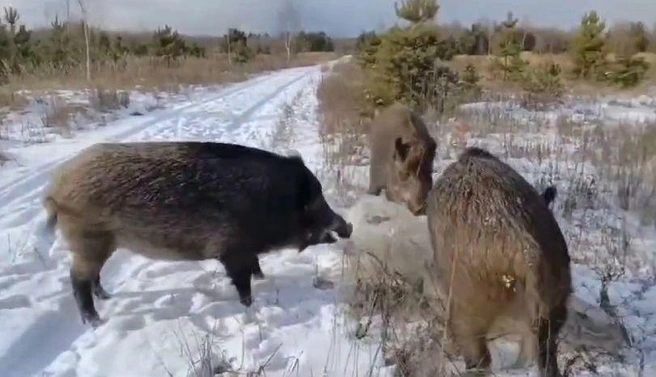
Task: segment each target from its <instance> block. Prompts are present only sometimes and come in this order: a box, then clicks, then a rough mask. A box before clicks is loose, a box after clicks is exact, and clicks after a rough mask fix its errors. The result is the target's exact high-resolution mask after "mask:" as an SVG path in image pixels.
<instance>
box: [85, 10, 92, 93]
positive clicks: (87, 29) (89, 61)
mask: <svg viewBox="0 0 656 377" xmlns="http://www.w3.org/2000/svg"><path fill="white" fill-rule="evenodd" d="M84 18H85V21H84V44H85V45H86V50H87V51H86V55H87V81H91V54H90V52H89V25H88V24H87V21H86V16H85V17H84Z"/></svg>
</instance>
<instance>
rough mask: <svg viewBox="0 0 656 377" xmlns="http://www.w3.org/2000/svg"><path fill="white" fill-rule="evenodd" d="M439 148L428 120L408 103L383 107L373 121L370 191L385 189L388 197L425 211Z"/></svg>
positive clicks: (415, 213) (421, 212) (376, 192)
mask: <svg viewBox="0 0 656 377" xmlns="http://www.w3.org/2000/svg"><path fill="white" fill-rule="evenodd" d="M436 148H437V143H436V142H435V140H434V139H433V138H432V137H431V136H430V134H429V133H428V129H427V128H426V124H425V123H424V121H423V120H422V119H421V117H420V116H419V115H417V114H416V113H414V112H413V111H412V110H411V109H410V108H409V107H408V106H405V105H403V104H401V103H398V102H397V103H394V104H392V105H391V106H388V107H387V108H385V109H383V110H382V111H380V112H379V113H378V114H377V115H376V116H375V117H374V120H373V122H372V124H371V132H370V149H371V160H370V165H369V188H368V190H367V192H368V193H369V194H371V195H380V193H381V191H382V190H383V189H385V197H386V198H387V200H389V201H393V202H397V203H405V205H406V206H407V208H408V209H409V210H410V211H411V212H412V213H413V214H414V215H422V214H424V213H425V209H426V206H425V202H426V197H427V195H428V191H430V189H431V187H432V185H433V177H432V173H433V160H434V159H435V150H436Z"/></svg>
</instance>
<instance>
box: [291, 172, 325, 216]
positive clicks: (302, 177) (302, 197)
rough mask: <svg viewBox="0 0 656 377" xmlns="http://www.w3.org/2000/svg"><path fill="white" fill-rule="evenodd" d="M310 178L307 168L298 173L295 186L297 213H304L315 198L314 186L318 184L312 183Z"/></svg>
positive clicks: (315, 188)
mask: <svg viewBox="0 0 656 377" xmlns="http://www.w3.org/2000/svg"><path fill="white" fill-rule="evenodd" d="M312 178H314V177H313V176H312V173H311V172H310V171H309V170H308V169H307V168H304V169H303V170H302V171H301V172H299V175H298V181H297V186H296V209H297V210H299V211H305V209H306V208H307V207H308V206H309V205H310V204H312V202H313V201H314V199H315V197H316V191H317V187H316V186H317V185H320V184H319V183H318V182H314V180H313V179H312ZM319 190H320V188H319Z"/></svg>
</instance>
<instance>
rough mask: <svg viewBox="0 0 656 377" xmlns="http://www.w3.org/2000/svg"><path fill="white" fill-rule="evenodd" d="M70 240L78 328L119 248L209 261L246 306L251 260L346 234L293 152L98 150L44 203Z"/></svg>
mask: <svg viewBox="0 0 656 377" xmlns="http://www.w3.org/2000/svg"><path fill="white" fill-rule="evenodd" d="M44 204H45V206H46V209H47V211H48V213H49V218H50V219H49V224H50V227H51V229H52V227H53V226H55V224H56V225H57V226H58V227H59V229H60V231H61V232H62V235H63V237H64V238H65V239H66V240H67V241H68V244H69V247H70V250H71V253H72V259H73V265H72V267H71V273H70V277H71V283H72V287H73V293H74V296H75V299H76V301H77V305H78V307H79V310H80V312H81V315H82V319H83V322H87V321H89V322H91V323H92V324H93V325H94V326H95V325H97V324H99V323H100V319H99V316H98V313H97V312H96V309H95V307H94V302H93V297H92V295H95V296H96V297H98V298H101V299H102V298H107V297H108V295H107V294H106V292H105V291H104V289H103V288H102V286H101V285H100V281H99V273H100V270H101V268H102V267H103V264H104V263H105V261H106V260H107V259H108V258H109V257H110V256H111V254H112V253H113V252H114V250H116V249H117V248H127V249H130V250H132V251H133V252H135V253H139V254H142V255H144V256H147V257H150V258H153V259H161V260H204V259H212V258H216V259H218V260H219V261H221V263H222V264H223V266H224V267H225V269H226V272H227V275H228V276H229V277H230V279H231V281H232V284H234V286H235V287H236V289H237V292H238V293H239V298H240V302H241V303H242V304H243V305H245V306H250V305H251V303H252V297H251V276H252V275H259V276H261V275H262V272H261V270H260V268H259V263H258V254H261V253H265V252H268V251H270V250H273V249H279V248H284V247H294V248H298V250H299V252H300V251H302V250H303V249H305V248H306V247H308V246H310V245H315V244H319V243H333V242H336V241H337V239H336V238H335V237H334V236H333V234H332V233H333V232H335V233H337V235H338V236H339V237H342V238H348V237H350V235H351V232H352V230H353V229H352V225H351V224H348V223H347V222H346V221H345V220H344V219H343V218H342V217H341V216H339V215H338V214H336V213H335V212H334V211H333V210H332V209H331V208H330V206H329V205H328V203H327V202H326V200H325V198H324V196H323V193H322V186H321V184H320V182H319V181H318V180H317V178H316V177H315V176H314V174H313V173H312V172H311V171H310V170H309V169H308V168H307V167H306V166H305V164H304V162H303V160H302V159H301V158H300V157H299V156H292V157H285V156H280V155H277V154H274V153H270V152H267V151H264V150H260V149H255V148H250V147H246V146H241V145H235V144H226V143H212V142H207V143H203V142H149V143H124V144H121V143H107V144H96V145H94V146H91V147H89V148H87V149H86V150H84V151H82V152H81V153H79V154H78V155H77V156H75V157H74V158H73V159H71V160H70V161H68V162H67V163H66V164H65V165H64V166H63V167H62V168H61V169H60V170H59V172H58V174H57V175H56V177H55V179H54V180H53V182H52V185H51V187H50V188H49V191H48V193H47V196H46V199H45V202H44Z"/></svg>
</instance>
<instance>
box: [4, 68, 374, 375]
mask: <svg viewBox="0 0 656 377" xmlns="http://www.w3.org/2000/svg"><path fill="white" fill-rule="evenodd" d="M320 75H321V72H320V67H309V68H297V69H289V70H285V71H280V72H276V73H273V74H267V75H264V76H260V77H257V78H254V79H252V80H250V81H247V82H243V83H238V84H234V85H230V86H228V87H226V88H223V89H221V90H216V91H207V92H206V93H203V94H199V95H196V96H192V99H191V100H188V101H186V102H179V101H178V103H175V102H174V103H173V104H170V105H169V106H166V107H165V108H164V109H161V110H156V111H153V112H150V113H148V114H146V115H144V116H138V117H129V116H126V117H123V118H122V119H119V120H116V121H113V122H110V123H108V124H106V125H104V126H103V127H97V128H95V129H94V130H91V131H83V132H78V133H77V135H76V136H75V137H73V138H68V139H62V138H58V139H57V140H55V141H54V142H51V143H41V144H37V145H28V146H25V145H16V146H15V147H14V148H13V149H10V150H8V152H9V154H10V155H11V156H13V157H14V158H16V159H17V163H14V164H13V165H14V166H6V167H4V168H2V170H0V172H1V173H0V203H1V205H0V229H1V231H0V240H1V241H0V319H1V320H0V334H1V335H0V371H2V372H0V375H2V376H3V377H24V376H25V377H26V376H33V375H37V376H61V377H64V376H116V377H119V376H120V377H129V376H135V377H137V376H139V377H145V376H187V375H203V376H207V375H211V374H208V373H203V374H199V373H198V370H196V372H194V371H193V369H198V368H201V369H202V365H201V364H200V361H202V360H212V361H213V362H214V363H215V366H216V365H222V364H223V365H224V367H225V368H224V369H227V370H235V371H239V372H241V373H243V374H240V375H245V374H246V373H247V372H257V371H260V372H262V371H264V372H263V373H266V375H267V376H312V375H317V376H318V375H327V376H364V375H371V376H378V375H381V374H380V373H379V372H378V370H377V368H376V367H375V365H377V364H379V362H378V361H377V360H378V359H379V357H378V356H376V351H377V349H378V344H377V343H376V342H373V341H372V342H371V343H368V342H363V341H352V340H351V339H350V338H351V335H350V334H352V333H353V329H352V326H353V324H349V325H347V324H346V323H344V317H343V315H342V314H341V311H342V310H341V309H342V306H343V304H340V303H339V299H338V294H337V291H336V290H335V289H333V288H332V284H331V281H334V280H335V278H336V276H338V273H339V267H340V263H341V256H340V253H341V250H340V248H339V247H338V246H334V247H327V246H319V247H313V248H310V249H308V250H306V251H305V252H304V253H302V254H298V253H296V252H294V251H291V250H285V251H283V252H281V253H275V254H270V255H267V256H264V257H263V258H262V259H261V264H262V269H263V271H264V272H265V274H267V278H266V279H265V280H264V281H257V282H254V284H253V291H254V298H255V303H254V305H253V307H252V308H251V309H250V310H248V311H245V310H244V308H243V307H242V306H241V305H240V304H239V303H238V300H237V296H236V291H235V290H234V288H233V287H232V286H231V285H230V284H229V281H228V280H227V279H226V278H225V272H224V270H223V268H222V267H221V266H220V265H219V264H218V263H215V262H211V261H210V262H203V263H179V262H178V263H165V262H152V261H149V260H147V259H144V258H142V257H139V256H135V255H132V254H130V253H128V252H127V251H124V250H120V251H119V252H118V253H117V254H115V256H113V257H112V258H111V260H110V261H109V262H108V264H107V265H106V266H105V268H104V269H103V272H102V276H103V279H104V281H105V285H106V288H107V289H108V290H109V291H110V292H112V293H114V298H113V299H111V300H109V301H106V302H102V303H99V304H98V309H99V312H100V313H101V316H102V317H104V318H106V319H108V322H107V323H106V324H104V325H103V326H102V327H100V328H98V329H97V330H96V331H92V330H90V329H89V328H88V327H85V326H83V325H82V324H81V323H80V318H79V315H78V313H77V310H76V308H75V305H74V302H73V297H72V295H71V289H70V284H69V280H68V266H69V256H68V254H67V251H66V249H65V245H64V244H62V243H61V239H59V238H58V239H57V240H56V241H55V242H54V244H52V245H51V244H48V242H47V239H46V238H44V237H42V235H41V234H40V233H39V229H40V226H42V225H43V221H44V216H45V214H44V212H43V210H42V208H41V207H40V203H39V200H40V193H41V190H42V189H43V187H44V185H45V184H46V182H47V179H48V177H49V174H50V173H51V171H52V169H53V168H54V167H55V166H56V165H57V164H58V163H60V162H62V161H64V160H66V159H67V158H68V157H71V156H72V155H73V154H75V153H76V152H77V151H79V150H81V149H82V148H84V147H86V146H88V145H90V144H92V143H95V142H98V141H102V140H120V141H139V140H171V139H175V140H221V141H228V142H236V143H242V144H246V145H251V146H256V147H263V148H270V149H276V150H280V151H284V150H285V149H287V148H292V149H297V150H299V151H300V152H301V153H302V155H303V157H304V159H305V160H306V162H307V163H308V165H310V166H311V168H312V169H315V170H317V171H318V170H319V169H320V166H319V164H320V163H321V162H320V159H319V157H320V156H321V149H320V148H319V147H318V143H319V141H318V136H317V131H316V122H315V120H314V119H315V115H314V110H315V106H316V99H315V96H314V90H315V87H316V84H317V82H318V80H319V78H320ZM291 118H293V119H294V124H293V129H292V127H289V126H290V125H289V124H288V121H289V120H290V119H291ZM194 364H197V365H196V366H195V367H194ZM370 372H371V374H369V373H370ZM194 373H196V374H194Z"/></svg>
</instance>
